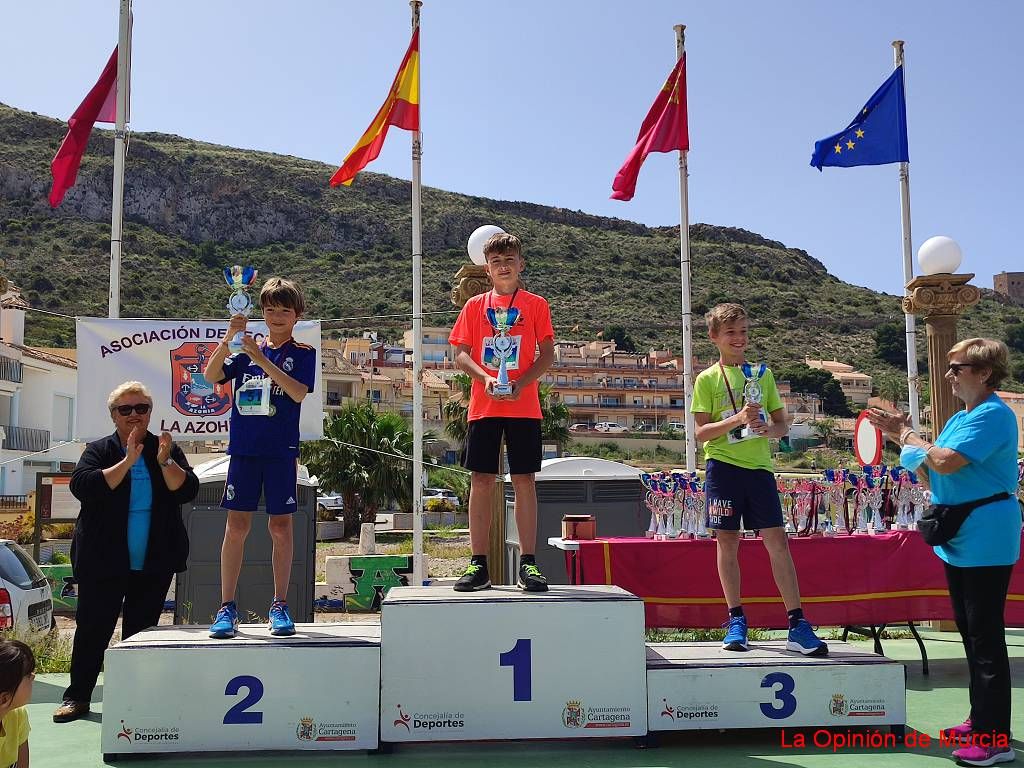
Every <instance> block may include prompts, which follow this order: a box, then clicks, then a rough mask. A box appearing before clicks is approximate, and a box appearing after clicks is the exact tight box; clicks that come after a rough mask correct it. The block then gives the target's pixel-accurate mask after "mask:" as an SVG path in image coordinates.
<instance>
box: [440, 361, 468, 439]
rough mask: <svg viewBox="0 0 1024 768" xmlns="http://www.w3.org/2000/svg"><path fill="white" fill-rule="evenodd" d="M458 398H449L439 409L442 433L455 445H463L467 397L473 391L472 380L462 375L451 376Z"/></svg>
mask: <svg viewBox="0 0 1024 768" xmlns="http://www.w3.org/2000/svg"><path fill="white" fill-rule="evenodd" d="M452 381H453V382H454V383H455V386H456V387H457V388H458V391H459V395H460V397H459V398H458V399H456V398H451V399H449V400H448V402H446V403H445V404H444V406H443V407H442V408H441V410H442V412H443V413H444V418H445V425H444V431H445V432H446V433H447V434H448V437H450V438H451V439H452V440H453V441H454V442H455V443H456V444H458V445H460V446H461V445H464V444H465V442H466V433H467V432H468V431H469V396H470V393H471V392H472V391H473V380H472V379H471V378H469V376H467V375H466V374H464V373H457V374H455V375H454V376H452Z"/></svg>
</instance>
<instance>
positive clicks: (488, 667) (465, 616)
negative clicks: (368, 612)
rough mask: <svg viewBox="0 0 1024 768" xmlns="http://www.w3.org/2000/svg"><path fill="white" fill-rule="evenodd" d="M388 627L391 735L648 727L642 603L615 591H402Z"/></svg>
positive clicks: (460, 736) (627, 731)
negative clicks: (532, 592)
mask: <svg viewBox="0 0 1024 768" xmlns="http://www.w3.org/2000/svg"><path fill="white" fill-rule="evenodd" d="M381 631H382V638H383V642H382V646H381V698H380V730H381V740H382V741H384V742H410V741H460V740H484V739H551V738H559V739H565V738H585V737H595V736H603V737H608V736H639V735H643V734H645V733H646V732H647V697H646V685H645V683H646V675H645V673H646V662H645V658H644V612H643V603H642V601H641V600H640V599H639V598H637V597H634V596H633V595H631V594H629V593H628V592H625V591H624V590H622V589H619V588H618V587H605V586H576V587H553V588H552V589H551V590H550V591H548V592H542V593H534V594H527V593H524V592H521V591H520V590H518V589H515V588H513V587H496V588H493V589H489V590H485V591H482V592H472V593H456V592H453V591H451V590H449V589H445V588H439V587H396V588H394V589H392V590H391V591H390V592H389V593H388V596H387V597H386V598H385V600H384V603H383V605H382V612H381Z"/></svg>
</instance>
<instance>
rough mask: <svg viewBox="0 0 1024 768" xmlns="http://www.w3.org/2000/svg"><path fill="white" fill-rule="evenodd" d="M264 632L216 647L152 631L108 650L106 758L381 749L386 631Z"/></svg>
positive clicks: (169, 631) (202, 635)
mask: <svg viewBox="0 0 1024 768" xmlns="http://www.w3.org/2000/svg"><path fill="white" fill-rule="evenodd" d="M296 630H297V631H296V634H295V635H294V636H292V637H271V635H270V633H269V631H268V630H267V627H266V626H265V625H245V624H243V625H242V626H241V627H239V634H238V637H236V638H235V639H233V640H211V639H210V638H209V637H208V630H207V629H206V628H205V627H193V626H177V627H156V628H153V629H149V630H146V631H145V632H141V633H139V634H137V635H135V636H134V637H131V638H130V639H128V640H126V641H124V642H121V643H119V644H117V645H116V646H114V647H113V648H110V649H109V650H107V653H106V656H105V660H104V669H105V671H104V679H103V735H102V746H103V754H104V757H105V758H108V757H109V758H115V757H117V756H121V755H132V754H140V753H167V752H223V751H239V750H341V749H375V748H376V747H377V745H378V728H377V719H378V715H379V684H380V627H379V626H377V625H375V624H299V625H298V626H297V627H296Z"/></svg>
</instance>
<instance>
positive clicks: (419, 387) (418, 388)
mask: <svg viewBox="0 0 1024 768" xmlns="http://www.w3.org/2000/svg"><path fill="white" fill-rule="evenodd" d="M422 5H423V2H422V0H410V2H409V7H410V8H411V9H412V31H413V32H414V33H415V32H416V30H417V29H419V26H420V6H422ZM420 51H421V54H420V55H421V59H420V62H421V66H422V61H423V60H422V47H421V48H420ZM416 76H417V78H418V77H419V70H417V75H416ZM417 92H419V84H418V83H417ZM421 114H422V113H421ZM421 124H422V123H421ZM422 157H423V133H422V132H421V131H420V130H419V129H418V128H417V130H415V131H413V134H412V338H413V342H412V442H413V447H412V553H413V586H417V587H418V586H421V585H422V584H423V580H424V578H425V577H426V573H424V572H423V471H424V467H423V231H422V229H423V224H422V199H421V194H420V193H421V182H420V160H421V158H422Z"/></svg>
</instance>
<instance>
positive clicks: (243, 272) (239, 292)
mask: <svg viewBox="0 0 1024 768" xmlns="http://www.w3.org/2000/svg"><path fill="white" fill-rule="evenodd" d="M258 274H259V271H258V270H256V269H255V268H253V267H240V266H239V265H237V264H236V265H235V266H233V267H224V280H225V281H227V284H228V285H229V286H231V296H230V297H228V312H230V313H231V315H232V316H234V315H245V316H246V317H248V316H249V315H250V314H252V297H251V296H250V295H249V289H250V288H251V287H252V284H253V283H254V282H255V281H256V276H257V275H258ZM244 335H245V333H244V332H243V331H239V332H238V333H236V334H235V335H234V337H233V338H232V339H231V340H230V341H228V349H230V350H231V352H232V353H236V352H241V351H242V337H243V336H244Z"/></svg>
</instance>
